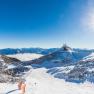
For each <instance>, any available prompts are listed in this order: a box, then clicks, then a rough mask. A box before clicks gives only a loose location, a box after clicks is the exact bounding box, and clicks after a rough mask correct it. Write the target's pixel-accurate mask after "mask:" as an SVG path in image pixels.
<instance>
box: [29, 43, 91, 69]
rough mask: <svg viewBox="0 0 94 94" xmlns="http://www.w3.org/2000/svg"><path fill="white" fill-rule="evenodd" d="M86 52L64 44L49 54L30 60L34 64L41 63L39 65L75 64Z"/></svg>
mask: <svg viewBox="0 0 94 94" xmlns="http://www.w3.org/2000/svg"><path fill="white" fill-rule="evenodd" d="M88 54H90V53H88V52H87V53H86V52H85V53H82V52H80V51H75V50H74V49H72V48H70V47H68V46H67V45H64V46H63V47H61V48H60V49H58V50H56V51H54V52H52V53H51V54H48V55H45V56H42V57H40V58H38V59H36V60H33V61H31V62H32V63H35V64H41V66H44V67H55V66H56V67H59V66H64V65H68V64H75V63H77V62H78V61H79V60H81V59H82V58H83V57H85V56H87V55H88Z"/></svg>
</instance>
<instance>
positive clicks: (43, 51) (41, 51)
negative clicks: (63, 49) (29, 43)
mask: <svg viewBox="0 0 94 94" xmlns="http://www.w3.org/2000/svg"><path fill="white" fill-rule="evenodd" d="M57 49H58V48H49V49H43V48H17V49H13V48H6V49H0V54H1V55H10V54H17V53H36V54H44V55H46V54H49V53H52V52H54V51H56V50H57Z"/></svg>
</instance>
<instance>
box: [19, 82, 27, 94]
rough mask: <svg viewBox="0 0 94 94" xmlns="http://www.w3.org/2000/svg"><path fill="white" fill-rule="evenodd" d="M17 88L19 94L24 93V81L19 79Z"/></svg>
mask: <svg viewBox="0 0 94 94" xmlns="http://www.w3.org/2000/svg"><path fill="white" fill-rule="evenodd" d="M18 89H19V91H20V94H25V91H26V90H25V89H26V84H25V81H20V82H19V83H18Z"/></svg>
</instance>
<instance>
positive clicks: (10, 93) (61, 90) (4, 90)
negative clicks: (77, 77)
mask: <svg viewBox="0 0 94 94" xmlns="http://www.w3.org/2000/svg"><path fill="white" fill-rule="evenodd" d="M24 77H25V78H26V85H27V86H26V94H94V84H92V83H89V82H85V83H84V84H82V83H81V84H76V83H70V82H65V81H64V80H61V79H58V78H54V77H53V76H51V75H50V74H48V73H47V69H45V68H38V69H32V70H30V71H29V72H28V73H27V74H26V75H25V76H24ZM18 92H19V91H18V90H17V84H9V83H5V84H4V83H0V94H19V93H18Z"/></svg>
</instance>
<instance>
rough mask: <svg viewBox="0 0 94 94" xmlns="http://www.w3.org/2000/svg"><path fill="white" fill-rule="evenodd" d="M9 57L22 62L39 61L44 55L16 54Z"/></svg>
mask: <svg viewBox="0 0 94 94" xmlns="http://www.w3.org/2000/svg"><path fill="white" fill-rule="evenodd" d="M7 56H9V57H13V58H17V59H19V60H21V61H29V60H33V59H37V58H39V57H41V56H43V55H41V54H35V53H24V54H14V55H7Z"/></svg>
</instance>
